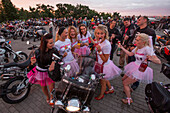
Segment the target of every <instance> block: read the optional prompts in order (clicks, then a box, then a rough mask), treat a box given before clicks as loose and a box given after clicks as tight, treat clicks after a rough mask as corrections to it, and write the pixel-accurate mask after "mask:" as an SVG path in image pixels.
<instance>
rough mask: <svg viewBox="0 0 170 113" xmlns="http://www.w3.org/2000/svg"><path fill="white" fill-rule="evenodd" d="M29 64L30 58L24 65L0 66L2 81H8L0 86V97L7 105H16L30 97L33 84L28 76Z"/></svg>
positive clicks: (10, 64) (14, 63)
mask: <svg viewBox="0 0 170 113" xmlns="http://www.w3.org/2000/svg"><path fill="white" fill-rule="evenodd" d="M29 64H30V58H28V59H27V60H26V61H25V62H22V63H16V62H11V63H8V64H4V65H0V80H2V81H4V80H6V82H5V83H3V84H1V85H0V97H1V98H2V99H3V100H4V101H5V102H6V103H9V104H16V103H19V102H21V101H23V100H24V99H25V98H26V97H27V96H28V94H29V92H30V89H31V84H30V83H29V79H28V78H27V76H26V75H27V70H28V69H27V67H28V66H29ZM1 83H2V82H1Z"/></svg>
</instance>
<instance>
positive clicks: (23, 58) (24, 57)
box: [13, 52, 28, 62]
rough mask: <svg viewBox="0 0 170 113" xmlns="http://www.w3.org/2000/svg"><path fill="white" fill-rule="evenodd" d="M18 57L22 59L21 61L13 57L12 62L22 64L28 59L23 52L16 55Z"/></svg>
mask: <svg viewBox="0 0 170 113" xmlns="http://www.w3.org/2000/svg"><path fill="white" fill-rule="evenodd" d="M18 55H19V56H21V57H22V59H21V60H20V59H19V58H18V57H17V56H16V57H15V59H13V61H14V62H22V61H25V60H26V59H27V58H28V55H27V54H26V53H24V52H21V53H19V54H18Z"/></svg>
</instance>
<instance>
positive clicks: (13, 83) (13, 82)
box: [2, 76, 31, 104]
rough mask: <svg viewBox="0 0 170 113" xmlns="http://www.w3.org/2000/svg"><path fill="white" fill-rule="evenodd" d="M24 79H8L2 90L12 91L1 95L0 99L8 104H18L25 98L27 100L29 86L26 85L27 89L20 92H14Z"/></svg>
mask: <svg viewBox="0 0 170 113" xmlns="http://www.w3.org/2000/svg"><path fill="white" fill-rule="evenodd" d="M23 79H24V77H22V76H20V77H15V78H13V79H10V80H9V81H7V82H6V83H5V85H4V87H3V88H4V89H12V90H11V93H8V94H5V95H2V99H3V100H4V101H5V102H6V103H9V104H16V103H19V102H22V101H23V100H24V99H25V98H27V96H28V94H29V92H30V89H31V86H30V85H28V87H27V88H25V89H22V90H21V91H18V92H16V88H17V86H18V85H19V84H20V83H21V81H22V80H23Z"/></svg>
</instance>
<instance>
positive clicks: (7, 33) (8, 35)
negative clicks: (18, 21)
mask: <svg viewBox="0 0 170 113" xmlns="http://www.w3.org/2000/svg"><path fill="white" fill-rule="evenodd" d="M1 35H2V36H4V37H5V38H12V37H13V35H14V31H10V30H8V29H6V28H1Z"/></svg>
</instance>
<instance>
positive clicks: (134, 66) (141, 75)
mask: <svg viewBox="0 0 170 113" xmlns="http://www.w3.org/2000/svg"><path fill="white" fill-rule="evenodd" d="M135 49H136V48H135ZM135 49H133V50H132V52H133V53H134V54H135V58H136V61H135V62H131V63H129V64H127V65H126V66H125V67H124V72H125V75H127V76H129V77H131V78H133V79H136V80H140V82H144V83H152V79H153V70H152V69H151V68H150V67H147V68H146V70H145V71H144V72H141V71H139V66H140V64H141V63H142V62H143V61H144V60H145V59H146V56H147V55H151V56H152V55H154V52H153V50H152V49H151V48H150V47H149V46H145V47H143V48H142V49H138V50H137V52H136V53H135Z"/></svg>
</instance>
